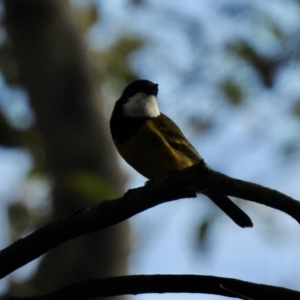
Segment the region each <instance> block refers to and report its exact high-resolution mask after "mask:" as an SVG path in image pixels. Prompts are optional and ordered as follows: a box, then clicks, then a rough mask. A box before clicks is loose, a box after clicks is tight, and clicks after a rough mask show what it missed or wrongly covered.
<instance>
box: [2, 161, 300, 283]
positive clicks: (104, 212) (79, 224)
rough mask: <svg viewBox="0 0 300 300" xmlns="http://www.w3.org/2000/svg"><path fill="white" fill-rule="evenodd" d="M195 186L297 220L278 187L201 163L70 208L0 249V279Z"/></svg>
mask: <svg viewBox="0 0 300 300" xmlns="http://www.w3.org/2000/svg"><path fill="white" fill-rule="evenodd" d="M195 189H197V190H201V189H210V190H214V191H218V192H221V193H223V194H227V195H231V196H236V197H240V198H243V199H247V200H250V201H254V202H257V203H260V204H264V205H267V206H270V207H273V208H276V209H278V210H281V211H283V212H285V213H287V214H288V215H290V216H291V217H293V218H294V219H296V220H297V221H298V223H300V203H299V202H298V201H296V200H294V199H292V198H291V197H288V196H286V195H284V194H282V193H280V192H278V191H275V190H272V189H269V188H266V187H263V186H260V185H257V184H254V183H250V182H246V181H242V180H238V179H234V178H230V177H228V176H226V175H223V174H221V173H219V172H215V171H213V170H209V169H207V168H206V166H205V164H204V162H201V163H199V164H196V165H194V166H192V167H189V168H186V169H184V170H182V171H180V172H176V173H175V174H172V175H171V176H169V177H168V178H166V179H164V180H159V181H155V182H152V183H149V184H147V185H146V186H145V187H140V188H136V189H134V190H129V192H127V193H126V194H125V195H124V196H123V197H122V198H118V199H115V200H106V201H103V202H101V203H100V204H99V205H98V206H96V207H93V208H85V209H81V210H79V211H75V212H72V213H69V214H68V215H66V216H65V217H63V218H61V219H59V220H57V221H56V222H53V223H51V224H49V225H47V226H45V227H42V228H40V229H38V230H37V231H35V232H33V233H32V234H30V235H28V236H27V237H26V238H23V239H20V240H18V241H17V242H15V243H14V244H12V245H11V246H9V247H7V248H5V249H4V250H2V251H1V252H0V266H1V268H0V278H2V277H4V276H6V275H8V274H9V273H11V272H12V271H14V270H16V269H18V268H19V267H21V266H23V265H25V264H27V263H28V262H30V261H32V260H34V259H36V258H38V257H39V256H41V255H42V254H44V253H46V252H47V251H49V250H50V249H52V248H54V247H56V246H58V245H60V244H62V243H64V242H66V241H68V240H70V239H74V238H76V237H79V236H82V235H85V234H88V233H92V232H95V231H97V230H100V229H104V228H107V227H109V226H112V225H115V224H118V223H120V222H122V221H124V220H126V219H128V218H130V217H132V216H134V215H136V214H138V213H140V212H142V211H144V210H146V209H149V208H151V207H154V206H156V205H158V204H161V203H164V202H168V201H172V200H177V199H181V198H187V197H194V196H195V193H194V192H193V191H194V190H195Z"/></svg>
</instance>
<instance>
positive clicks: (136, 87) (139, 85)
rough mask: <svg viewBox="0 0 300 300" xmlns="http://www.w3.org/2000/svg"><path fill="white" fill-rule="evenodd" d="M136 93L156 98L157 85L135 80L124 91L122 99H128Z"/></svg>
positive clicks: (147, 81) (143, 80)
mask: <svg viewBox="0 0 300 300" xmlns="http://www.w3.org/2000/svg"><path fill="white" fill-rule="evenodd" d="M137 93H144V94H146V95H154V96H157V93H158V84H156V83H153V82H151V81H149V80H145V79H140V80H136V81H134V82H132V83H130V84H129V85H128V86H127V87H126V88H125V89H124V91H123V94H122V97H125V98H130V97H132V96H134V95H135V94H137Z"/></svg>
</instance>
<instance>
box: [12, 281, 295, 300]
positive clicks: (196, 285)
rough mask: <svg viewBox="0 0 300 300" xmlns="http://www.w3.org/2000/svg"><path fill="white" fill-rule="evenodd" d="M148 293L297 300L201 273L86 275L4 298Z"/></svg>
mask: <svg viewBox="0 0 300 300" xmlns="http://www.w3.org/2000/svg"><path fill="white" fill-rule="evenodd" d="M146 293H147V294H149V293H156V294H158V293H159V294H160V293H201V294H213V295H221V296H227V297H232V298H240V299H245V300H246V299H247V300H249V299H251V300H252V299H255V300H265V299H289V300H298V299H299V297H300V292H297V291H294V290H289V289H285V288H281V287H276V286H271V285H264V284H257V283H252V282H247V281H242V280H237V279H232V278H224V277H215V276H201V275H133V276H120V277H111V278H104V279H88V280H85V281H80V282H77V283H73V284H70V285H68V286H64V287H62V288H60V289H58V290H56V291H54V292H52V293H49V294H46V295H40V296H32V297H10V298H8V300H21V299H22V300H57V299H73V300H80V299H87V298H91V297H111V296H118V295H137V294H146Z"/></svg>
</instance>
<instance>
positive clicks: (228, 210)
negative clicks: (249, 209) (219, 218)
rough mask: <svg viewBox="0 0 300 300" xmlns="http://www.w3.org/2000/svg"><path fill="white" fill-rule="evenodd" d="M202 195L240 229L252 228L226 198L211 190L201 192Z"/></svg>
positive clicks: (246, 217) (249, 222)
mask: <svg viewBox="0 0 300 300" xmlns="http://www.w3.org/2000/svg"><path fill="white" fill-rule="evenodd" d="M201 194H204V195H205V196H207V197H208V198H210V199H211V200H212V201H213V202H214V203H215V204H216V205H217V206H218V207H219V208H221V209H222V210H223V211H224V213H225V214H227V216H228V217H229V218H231V219H232V221H233V222H235V223H236V224H237V225H239V226H241V227H242V228H245V227H252V226H253V224H252V221H251V219H250V218H249V217H248V215H246V214H245V213H244V212H243V211H242V210H241V209H240V208H239V207H238V206H237V205H236V204H234V203H233V202H232V201H231V200H230V199H229V198H228V197H227V196H225V195H222V194H219V193H217V192H214V191H211V190H203V191H201Z"/></svg>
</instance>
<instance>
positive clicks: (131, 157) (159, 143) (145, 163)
mask: <svg viewBox="0 0 300 300" xmlns="http://www.w3.org/2000/svg"><path fill="white" fill-rule="evenodd" d="M114 143H115V145H116V148H117V149H118V151H119V153H120V154H121V156H122V157H123V158H124V159H125V160H126V162H127V163H128V164H129V165H131V166H132V167H133V168H134V169H135V170H136V171H138V172H139V173H140V174H142V175H143V176H145V177H146V178H148V179H151V180H154V179H159V178H163V177H166V176H167V175H169V174H171V173H172V172H174V171H177V170H181V169H184V168H186V167H188V166H191V165H193V164H194V163H195V161H193V160H192V159H191V158H189V157H187V156H186V155H184V154H183V153H181V152H180V151H179V150H176V149H174V148H173V147H171V146H170V144H169V143H168V141H167V139H166V137H165V136H164V135H163V134H162V133H161V132H160V131H159V130H158V128H157V127H156V125H155V122H153V121H151V119H148V120H146V121H145V122H144V123H143V124H142V125H141V126H140V128H139V129H138V130H137V132H136V133H135V134H134V135H132V136H131V137H130V139H128V140H127V141H126V142H125V143H118V142H117V141H116V140H114Z"/></svg>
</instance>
